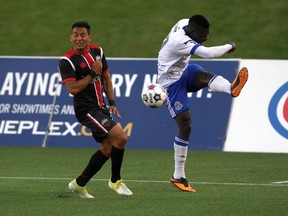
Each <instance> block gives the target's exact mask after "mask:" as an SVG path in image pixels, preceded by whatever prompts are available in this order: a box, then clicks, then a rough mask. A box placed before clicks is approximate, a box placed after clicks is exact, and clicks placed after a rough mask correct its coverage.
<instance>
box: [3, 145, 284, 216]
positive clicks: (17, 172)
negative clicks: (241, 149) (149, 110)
mask: <svg viewBox="0 0 288 216" xmlns="http://www.w3.org/2000/svg"><path fill="white" fill-rule="evenodd" d="M94 151H95V149H81V148H80V149H69V148H30V147H26V148H25V147H22V148H21V147H0V166H1V172H0V173H1V174H0V193H1V195H0V206H1V208H0V215H3V216H4V215H5V216H8V215H15V216H18V215H27V216H28V215H29V216H34V215H35V216H36V215H37V216H38V215H61V216H66V215H67V216H68V215H70V216H73V215H75V216H76V215H101V216H102V215H105V216H109V215H119V216H122V215H125V216H126V215H137V216H138V215H139V216H141V215H143V216H144V215H145V216H146V215H155V216H156V215H157V216H161V215H165V216H167V215H201V216H205V215H209V216H211V215H219V216H220V215H221V216H223V215H245V216H250V215H251V216H252V215H253V216H256V215H259V216H260V215H261V216H263V215H277V216H282V215H283V216H284V215H287V212H288V205H287V203H288V169H287V164H288V157H287V154H256V153H250V154H249V153H245V154H244V153H223V152H213V151H206V152H192V151H191V152H189V158H188V161H187V168H186V174H187V177H188V178H189V179H190V182H191V184H192V186H193V187H194V188H195V189H197V193H185V192H180V191H178V190H176V189H174V188H172V187H171V186H170V184H169V178H170V177H171V175H172V171H173V152H172V151H169V150H165V151H164V150H163V151H161V150H152V151H150V150H127V151H126V153H125V160H124V164H123V169H122V177H123V179H125V180H126V183H127V185H128V186H129V188H130V189H131V190H132V191H133V192H134V195H133V196H132V197H120V196H119V195H117V194H116V193H115V192H113V191H112V190H110V189H109V188H108V186H107V179H108V178H109V177H110V161H108V162H107V164H105V166H104V167H103V169H102V170H101V171H100V172H99V173H98V174H97V175H96V176H95V177H94V178H93V179H92V180H91V182H90V183H89V184H88V186H89V188H90V189H91V191H92V194H93V195H94V196H95V199H91V200H90V199H89V200H87V199H81V198H78V196H77V195H76V194H74V193H72V192H70V191H69V190H68V189H67V184H68V182H69V181H70V180H72V179H73V178H75V177H76V176H77V175H78V174H79V172H80V171H81V170H82V169H83V167H84V166H85V165H86V162H87V161H88V159H89V158H90V155H92V153H93V152H94Z"/></svg>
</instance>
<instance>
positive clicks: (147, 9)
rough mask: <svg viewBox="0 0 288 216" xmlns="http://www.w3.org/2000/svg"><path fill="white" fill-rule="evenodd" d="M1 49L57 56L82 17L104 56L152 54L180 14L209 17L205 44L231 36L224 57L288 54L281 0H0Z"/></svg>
mask: <svg viewBox="0 0 288 216" xmlns="http://www.w3.org/2000/svg"><path fill="white" fill-rule="evenodd" d="M0 5H1V7H0V19H1V23H0V27H1V33H0V55H25V56H27V55H28V56H39V55H40V56H62V55H63V54H64V53H65V52H66V51H67V50H68V49H69V48H70V47H71V44H70V41H69V33H70V27H71V24H72V23H73V22H75V21H78V20H87V21H89V22H90V23H91V25H92V33H93V35H94V40H93V41H94V42H95V43H97V44H100V45H101V46H102V47H103V48H104V50H105V52H106V55H107V56H108V57H148V58H156V57H157V53H158V50H159V47H160V45H161V43H162V40H163V39H164V37H166V35H167V33H168V31H169V30H170V28H171V27H172V25H173V24H175V22H176V21H178V20H179V19H181V18H186V17H190V16H191V15H193V14H198V13H201V14H203V15H205V16H207V18H208V19H209V20H210V23H211V33H210V37H209V38H210V39H209V41H208V42H207V43H206V45H209V46H210V45H219V44H223V43H226V42H228V41H230V40H234V41H235V42H236V44H237V50H236V52H235V53H231V54H229V55H228V54H227V55H224V56H223V57H224V58H246V59H249V58H256V59H267V58H268V59H287V58H288V52H287V50H288V43H287V38H288V25H287V23H288V13H287V11H288V4H287V1H286V0H277V1H273V0H262V1H261V2H259V1H255V0H241V1H239V0H207V1H196V0H190V1H187V0H177V1H175V0H165V1H163V0H132V1H127V0H105V1H99V0H94V1H91V0H82V1H68V0H57V1H55V0H52V1H46V0H29V1H26V0H15V1H6V0H0Z"/></svg>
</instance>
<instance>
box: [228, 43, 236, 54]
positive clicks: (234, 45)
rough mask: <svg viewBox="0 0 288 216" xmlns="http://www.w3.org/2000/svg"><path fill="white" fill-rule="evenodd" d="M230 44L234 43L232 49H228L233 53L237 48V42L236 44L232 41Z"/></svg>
mask: <svg viewBox="0 0 288 216" xmlns="http://www.w3.org/2000/svg"><path fill="white" fill-rule="evenodd" d="M229 44H231V45H232V49H230V50H229V51H228V53H231V52H233V51H234V50H235V49H236V44H235V43H234V42H233V41H230V42H229Z"/></svg>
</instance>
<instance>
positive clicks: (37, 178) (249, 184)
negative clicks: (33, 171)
mask: <svg viewBox="0 0 288 216" xmlns="http://www.w3.org/2000/svg"><path fill="white" fill-rule="evenodd" d="M0 179H15V180H17V179H19V180H65V181H69V180H72V179H73V178H52V177H20V176H0ZM91 181H108V179H91ZM125 181H126V182H135V183H165V184H166V183H170V181H156V180H125ZM190 183H191V184H196V185H236V186H284V187H288V184H286V183H288V181H282V182H272V183H239V182H238V183H237V182H190ZM285 184H286V185H285Z"/></svg>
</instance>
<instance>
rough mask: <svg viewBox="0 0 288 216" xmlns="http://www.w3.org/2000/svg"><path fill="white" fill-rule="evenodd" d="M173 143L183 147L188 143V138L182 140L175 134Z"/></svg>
mask: <svg viewBox="0 0 288 216" xmlns="http://www.w3.org/2000/svg"><path fill="white" fill-rule="evenodd" d="M174 143H175V144H176V145H179V146H183V147H187V146H188V144H189V142H188V140H184V139H182V138H180V137H179V136H175V142H174Z"/></svg>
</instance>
